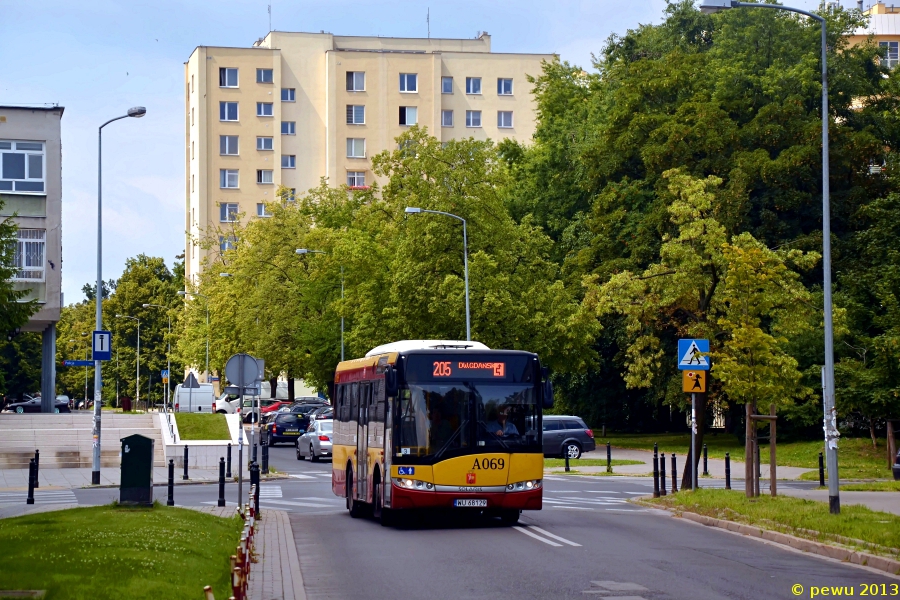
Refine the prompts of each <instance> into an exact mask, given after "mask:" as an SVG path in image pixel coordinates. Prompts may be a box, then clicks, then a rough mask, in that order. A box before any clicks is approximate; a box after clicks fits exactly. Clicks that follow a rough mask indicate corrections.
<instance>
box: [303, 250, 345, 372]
mask: <svg viewBox="0 0 900 600" xmlns="http://www.w3.org/2000/svg"><path fill="white" fill-rule="evenodd" d="M295 252H296V253H297V254H299V255H300V256H303V255H304V254H328V253H327V252H325V251H324V250H310V249H309V248H297V249H296V250H295ZM341 362H344V265H341Z"/></svg>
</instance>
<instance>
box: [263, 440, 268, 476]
mask: <svg viewBox="0 0 900 600" xmlns="http://www.w3.org/2000/svg"><path fill="white" fill-rule="evenodd" d="M262 473H263V475H268V474H269V444H268V441H267V440H263V447H262Z"/></svg>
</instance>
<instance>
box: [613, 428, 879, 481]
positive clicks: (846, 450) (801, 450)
mask: <svg viewBox="0 0 900 600" xmlns="http://www.w3.org/2000/svg"><path fill="white" fill-rule="evenodd" d="M607 439H608V440H609V442H610V443H611V444H612V445H613V447H614V448H613V451H612V453H613V456H615V455H616V451H615V448H631V449H636V450H653V443H654V442H657V443H658V444H659V451H660V452H665V453H667V454H668V453H671V452H676V453H677V454H679V455H680V456H685V455H686V454H687V451H688V448H690V446H691V436H690V434H689V433H659V434H651V435H645V434H613V435H611V436H609V437H608V438H606V439H603V440H600V439H599V438H598V440H597V446H598V447H599V446H600V445H602V444H605V443H606V441H607ZM703 442H704V443H705V444H706V447H707V452H708V455H709V457H710V458H725V453H726V452H729V453H730V454H731V458H732V459H733V460H739V461H743V460H744V447H743V446H742V445H740V444H738V441H737V438H736V437H735V436H733V435H730V434H724V433H720V434H718V435H711V434H708V433H707V434H706V435H705V436H703ZM886 443H887V442H886V441H885V440H879V445H878V449H877V450H876V449H874V448H872V440H871V439H869V438H842V439H841V441H840V444H839V445H840V449H839V451H838V466H839V470H840V475H841V478H842V479H890V478H891V477H892V475H891V470H890V469H889V468H887V458H886V455H887V452H886V451H885V444H886ZM823 446H824V443H823V442H822V441H809V442H790V443H779V444H778V449H777V452H778V464H779V465H780V466H783V467H802V468H806V469H818V468H819V452H822V449H823ZM760 453H761V454H762V460H763V463H768V462H769V446H768V444H762V445H760ZM801 479H805V480H810V481H814V480H818V479H819V474H818V472H813V473H805V474H804V475H803V476H802V477H801Z"/></svg>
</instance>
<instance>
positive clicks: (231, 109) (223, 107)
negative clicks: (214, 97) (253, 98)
mask: <svg viewBox="0 0 900 600" xmlns="http://www.w3.org/2000/svg"><path fill="white" fill-rule="evenodd" d="M219 120H220V121H237V120H238V103H237V102H219Z"/></svg>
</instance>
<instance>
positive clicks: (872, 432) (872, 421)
mask: <svg viewBox="0 0 900 600" xmlns="http://www.w3.org/2000/svg"><path fill="white" fill-rule="evenodd" d="M869 435H870V436H871V437H872V448H873V449H874V450H878V441H877V440H876V439H875V419H873V418H872V417H869Z"/></svg>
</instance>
